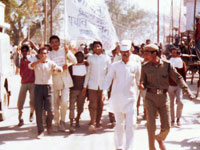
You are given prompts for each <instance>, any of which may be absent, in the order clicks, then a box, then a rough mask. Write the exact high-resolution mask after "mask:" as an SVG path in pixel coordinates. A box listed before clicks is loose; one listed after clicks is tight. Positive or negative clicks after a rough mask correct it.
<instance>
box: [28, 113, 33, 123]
mask: <svg viewBox="0 0 200 150" xmlns="http://www.w3.org/2000/svg"><path fill="white" fill-rule="evenodd" d="M29 121H30V122H33V113H32V112H31V113H30V116H29Z"/></svg>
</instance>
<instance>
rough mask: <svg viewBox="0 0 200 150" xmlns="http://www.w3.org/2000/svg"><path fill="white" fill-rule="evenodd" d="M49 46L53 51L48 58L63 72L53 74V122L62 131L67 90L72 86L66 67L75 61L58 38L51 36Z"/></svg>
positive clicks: (63, 128) (67, 100)
mask: <svg viewBox="0 0 200 150" xmlns="http://www.w3.org/2000/svg"><path fill="white" fill-rule="evenodd" d="M50 44H51V46H52V49H53V50H52V51H51V52H50V53H49V58H50V59H51V60H53V61H54V62H55V63H56V64H57V65H58V66H60V67H62V68H63V72H58V73H54V74H53V95H54V122H55V126H56V130H58V129H60V130H62V131H63V130H65V119H66V112H67V108H68V105H69V88H70V87H72V86H73V82H72V78H71V75H70V74H69V72H68V66H69V65H70V63H71V64H76V63H77V61H76V57H75V56H74V54H73V53H72V52H71V51H70V50H67V49H66V48H64V47H62V46H60V39H59V37H58V36H51V37H50ZM58 127H59V128H58Z"/></svg>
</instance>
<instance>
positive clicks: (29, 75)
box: [20, 58, 35, 84]
mask: <svg viewBox="0 0 200 150" xmlns="http://www.w3.org/2000/svg"><path fill="white" fill-rule="evenodd" d="M29 63H30V61H28V60H27V59H26V60H25V59H23V58H22V59H21V60H20V76H21V83H22V84H25V83H34V81H35V73H34V70H31V69H29V67H28V64H29Z"/></svg>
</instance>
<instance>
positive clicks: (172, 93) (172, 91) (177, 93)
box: [168, 86, 183, 121]
mask: <svg viewBox="0 0 200 150" xmlns="http://www.w3.org/2000/svg"><path fill="white" fill-rule="evenodd" d="M168 92H169V97H170V112H171V120H172V121H175V108H174V107H175V106H174V103H175V100H176V104H177V107H176V117H177V118H180V117H181V116H182V111H183V102H182V97H183V93H182V89H181V88H180V87H179V86H169V89H168Z"/></svg>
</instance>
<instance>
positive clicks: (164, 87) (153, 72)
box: [140, 44, 194, 150]
mask: <svg viewBox="0 0 200 150" xmlns="http://www.w3.org/2000/svg"><path fill="white" fill-rule="evenodd" d="M144 57H145V59H146V60H147V63H145V64H143V66H142V72H141V81H140V89H141V90H144V89H146V90H147V93H146V97H145V102H144V105H145V108H146V111H147V131H148V137H149V149H150V150H155V140H157V141H158V144H159V147H160V149H161V150H166V148H165V145H164V142H163V141H164V140H165V138H166V137H167V135H168V133H169V130H170V119H169V118H170V117H169V103H168V101H169V100H168V96H167V92H168V87H169V80H168V78H169V77H171V78H172V79H173V80H174V81H175V82H176V83H177V85H178V86H180V87H181V88H182V89H183V90H184V91H185V92H186V93H187V94H188V96H189V97H190V98H191V99H192V98H194V95H193V94H192V93H191V92H190V90H189V89H188V86H187V84H186V83H185V81H184V80H183V77H182V76H181V75H180V74H179V73H177V71H176V69H175V68H174V67H173V66H172V65H171V64H170V63H169V62H167V61H164V60H162V59H161V58H160V55H159V48H158V46H156V45H154V44H148V45H146V46H145V47H144ZM157 113H159V115H160V120H161V130H160V133H159V134H158V135H155V131H156V121H155V120H156V114H157Z"/></svg>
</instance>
